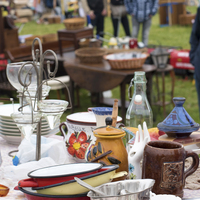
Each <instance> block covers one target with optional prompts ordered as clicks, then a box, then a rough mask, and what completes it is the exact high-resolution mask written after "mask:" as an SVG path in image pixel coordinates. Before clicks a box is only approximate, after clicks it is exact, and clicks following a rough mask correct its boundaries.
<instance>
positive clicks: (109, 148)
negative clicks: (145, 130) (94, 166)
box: [86, 125, 128, 181]
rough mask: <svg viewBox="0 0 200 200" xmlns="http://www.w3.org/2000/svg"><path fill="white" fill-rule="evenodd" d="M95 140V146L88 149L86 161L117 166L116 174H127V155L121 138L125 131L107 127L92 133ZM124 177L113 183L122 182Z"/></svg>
mask: <svg viewBox="0 0 200 200" xmlns="http://www.w3.org/2000/svg"><path fill="white" fill-rule="evenodd" d="M93 133H94V136H95V137H96V138H97V139H96V142H95V144H93V145H91V146H90V148H88V152H87V153H86V160H87V161H93V162H94V161H95V162H99V163H102V164H103V165H113V164H118V165H119V168H118V169H117V170H116V172H121V171H126V172H128V154H127V151H126V148H125V146H124V143H123V141H122V138H123V137H124V136H125V135H126V133H125V131H123V130H121V129H118V128H115V127H113V126H110V125H107V126H104V127H100V128H97V129H95V130H94V131H93ZM125 178H126V176H123V177H121V178H117V179H115V180H114V181H118V180H124V179H125Z"/></svg>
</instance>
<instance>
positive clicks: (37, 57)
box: [18, 38, 72, 160]
mask: <svg viewBox="0 0 200 200" xmlns="http://www.w3.org/2000/svg"><path fill="white" fill-rule="evenodd" d="M36 41H37V42H38V44H39V49H36V50H35V43H36ZM35 52H36V54H35ZM47 54H53V56H54V58H55V69H54V71H53V72H51V71H50V61H47V73H48V76H47V74H46V73H44V74H45V80H43V72H44V60H45V56H46V55H47ZM32 58H33V61H27V62H26V63H24V64H23V65H22V66H21V67H20V69H19V72H18V80H19V82H20V84H21V85H22V86H23V90H22V92H20V94H19V96H18V97H19V98H20V99H21V106H20V108H19V109H18V110H19V111H20V112H22V111H23V107H25V106H27V104H24V98H25V96H27V95H25V92H27V93H28V97H30V106H31V113H32V124H33V123H34V121H33V113H34V112H35V111H37V112H38V111H39V112H41V111H40V109H39V108H38V106H37V108H35V105H36V102H39V101H41V100H42V85H44V84H46V85H48V80H52V79H54V80H56V81H59V80H57V79H56V78H55V75H56V73H57V70H58V59H57V56H56V54H55V52H54V51H52V50H46V51H45V52H44V53H43V54H42V44H41V41H40V39H39V38H35V39H34V40H33V43H32ZM27 64H28V65H31V66H32V67H31V68H30V70H29V71H28V73H27V74H26V77H25V81H24V82H23V81H22V80H21V73H22V69H23V67H24V66H26V65H27ZM38 64H39V68H38V67H37V66H38ZM32 68H34V69H35V72H36V75H37V88H36V94H35V96H34V105H33V103H32V98H33V97H31V95H30V93H29V88H28V86H30V84H31V77H32V74H31V72H30V71H31V69H32ZM47 77H48V80H47ZM27 82H28V83H27ZM59 82H61V81H59ZM61 83H62V84H63V85H65V87H66V89H67V92H68V96H69V104H70V106H69V107H67V108H68V109H71V108H72V103H71V97H70V93H69V89H68V87H67V85H66V84H64V83H63V82H61ZM67 108H66V109H67ZM66 109H64V111H65V110H66ZM49 113H51V110H50V111H49ZM40 157H41V119H40V122H38V125H37V142H36V160H39V159H40Z"/></svg>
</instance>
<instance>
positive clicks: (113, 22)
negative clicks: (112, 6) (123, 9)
mask: <svg viewBox="0 0 200 200" xmlns="http://www.w3.org/2000/svg"><path fill="white" fill-rule="evenodd" d="M111 20H112V24H113V35H114V37H117V36H118V25H119V20H118V19H117V18H115V17H113V15H112V14H111Z"/></svg>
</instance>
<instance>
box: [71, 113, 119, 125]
mask: <svg viewBox="0 0 200 200" xmlns="http://www.w3.org/2000/svg"><path fill="white" fill-rule="evenodd" d="M67 119H68V120H70V121H74V122H81V123H94V124H96V118H95V115H94V113H93V112H78V113H73V114H71V115H68V116H67ZM121 121H122V118H121V117H119V116H118V117H117V122H121Z"/></svg>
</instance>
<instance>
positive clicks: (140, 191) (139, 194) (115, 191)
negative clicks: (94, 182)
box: [87, 179, 155, 200]
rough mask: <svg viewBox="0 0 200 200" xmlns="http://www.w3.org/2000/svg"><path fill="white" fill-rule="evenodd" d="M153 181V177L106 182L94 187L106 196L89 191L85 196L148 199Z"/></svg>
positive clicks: (104, 199) (96, 199) (103, 199)
mask: <svg viewBox="0 0 200 200" xmlns="http://www.w3.org/2000/svg"><path fill="white" fill-rule="evenodd" d="M154 183H155V180H153V179H135V180H123V181H117V182H111V183H106V184H103V185H100V186H98V187H96V189H98V190H100V191H101V192H103V193H104V194H105V195H106V196H99V195H98V194H97V193H95V192H93V191H89V192H88V194H87V196H88V197H90V199H91V200H127V199H128V200H143V199H145V200H148V199H150V191H151V189H152V187H153V185H154Z"/></svg>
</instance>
